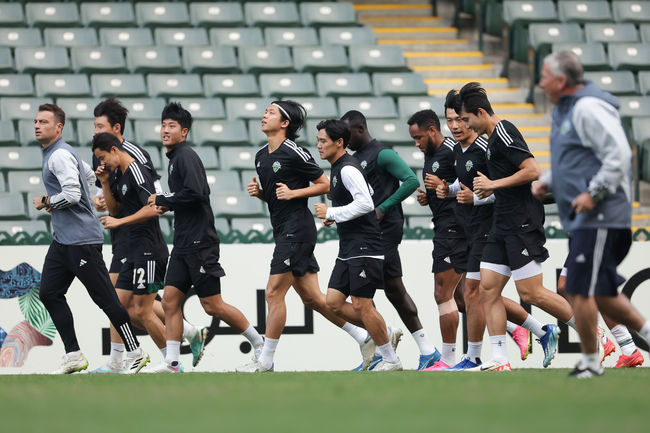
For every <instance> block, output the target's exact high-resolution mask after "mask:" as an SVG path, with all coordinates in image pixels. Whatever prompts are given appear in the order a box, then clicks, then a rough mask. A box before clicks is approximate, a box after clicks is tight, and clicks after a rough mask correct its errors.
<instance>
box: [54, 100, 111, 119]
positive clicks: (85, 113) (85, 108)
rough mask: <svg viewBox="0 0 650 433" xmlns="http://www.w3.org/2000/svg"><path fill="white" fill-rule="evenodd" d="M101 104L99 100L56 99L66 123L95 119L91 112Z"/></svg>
mask: <svg viewBox="0 0 650 433" xmlns="http://www.w3.org/2000/svg"><path fill="white" fill-rule="evenodd" d="M100 102H102V99H100V98H58V99H57V100H56V104H57V105H58V106H59V107H61V109H62V110H63V111H65V118H66V122H67V120H68V119H70V120H79V119H93V120H94V119H95V115H94V114H93V111H94V110H95V107H96V106H97V105H98V104H99V103H100Z"/></svg>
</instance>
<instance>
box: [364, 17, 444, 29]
mask: <svg viewBox="0 0 650 433" xmlns="http://www.w3.org/2000/svg"><path fill="white" fill-rule="evenodd" d="M359 22H360V23H361V24H364V25H366V26H368V27H435V26H443V25H446V26H449V25H450V23H449V22H447V21H446V20H443V19H442V18H441V17H428V16H395V15H390V16H385V17H364V18H359Z"/></svg>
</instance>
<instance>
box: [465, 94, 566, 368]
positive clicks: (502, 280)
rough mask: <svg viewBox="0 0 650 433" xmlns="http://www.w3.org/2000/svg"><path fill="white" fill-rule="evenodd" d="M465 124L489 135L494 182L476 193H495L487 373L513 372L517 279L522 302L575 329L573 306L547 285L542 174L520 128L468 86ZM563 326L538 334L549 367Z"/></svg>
mask: <svg viewBox="0 0 650 433" xmlns="http://www.w3.org/2000/svg"><path fill="white" fill-rule="evenodd" d="M460 99H461V104H462V105H461V113H460V114H461V119H462V120H463V121H464V122H465V123H467V124H468V126H469V127H470V128H472V129H473V130H474V131H476V133H477V134H479V135H481V134H487V135H488V137H489V138H488V145H487V151H486V156H487V167H488V171H489V175H490V177H489V178H488V177H487V176H486V175H485V174H484V173H482V172H477V176H476V177H475V178H474V180H473V186H474V193H476V195H477V196H478V197H479V198H481V199H482V198H485V197H488V196H490V195H491V194H493V193H494V195H495V197H496V200H495V204H494V216H493V218H494V224H493V227H492V230H491V231H490V234H489V235H488V239H487V243H486V245H485V247H484V249H483V257H482V258H481V285H480V288H479V291H480V297H481V303H482V304H483V311H484V312H485V320H486V323H487V327H488V333H489V334H490V343H491V346H492V360H491V361H489V362H485V363H483V364H482V365H481V366H480V367H479V368H480V370H481V371H490V370H492V371H508V370H510V369H511V368H510V363H509V362H508V353H507V351H506V344H505V338H506V310H505V306H504V302H503V299H502V296H501V292H502V291H503V287H504V286H505V284H506V283H507V282H508V279H509V278H510V277H511V276H512V278H513V279H514V281H515V287H516V288H517V292H518V293H519V296H520V297H521V299H522V300H523V301H524V302H527V303H529V304H531V305H535V306H537V307H539V308H541V309H542V310H544V311H546V312H547V313H549V314H551V315H552V316H554V317H557V318H558V319H560V320H562V321H564V322H569V323H570V324H572V323H573V312H572V311H571V307H570V305H569V304H568V302H567V301H566V300H565V299H564V298H562V297H561V296H560V295H558V294H557V293H553V292H551V291H550V290H546V289H545V288H544V286H543V284H542V266H541V263H542V262H543V261H544V260H546V259H547V258H548V251H547V250H546V248H544V243H545V242H546V237H545V235H544V227H543V224H544V208H543V206H542V204H541V203H540V202H539V200H537V199H536V198H535V197H533V195H532V194H531V191H530V184H531V182H532V181H533V180H535V179H537V177H538V176H539V173H540V170H539V166H538V165H537V162H536V161H535V158H534V157H533V155H532V153H531V152H530V151H529V150H528V145H527V144H526V142H525V141H524V139H523V137H522V136H521V134H520V133H519V131H518V130H517V128H516V127H515V126H514V125H513V124H512V123H510V122H508V121H506V120H501V119H499V118H498V117H497V115H496V114H495V113H494V111H493V110H492V106H491V105H490V102H489V101H488V98H487V95H486V93H485V90H484V89H483V88H482V87H481V86H480V84H479V83H468V84H466V85H465V86H463V87H462V88H461V90H460ZM559 332H560V331H559V328H558V327H557V325H546V329H538V330H536V332H534V333H535V335H539V334H542V335H543V336H542V337H541V338H540V342H541V343H542V347H543V349H544V363H543V366H544V367H547V366H548V365H549V364H550V362H551V360H552V359H553V356H554V354H555V350H556V349H557V340H558V336H559Z"/></svg>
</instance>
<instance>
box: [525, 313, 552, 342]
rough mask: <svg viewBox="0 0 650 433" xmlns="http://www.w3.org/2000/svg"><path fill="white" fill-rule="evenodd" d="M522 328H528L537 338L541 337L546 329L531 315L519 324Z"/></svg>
mask: <svg viewBox="0 0 650 433" xmlns="http://www.w3.org/2000/svg"><path fill="white" fill-rule="evenodd" d="M521 327H522V328H525V329H528V330H529V331H530V332H532V333H533V335H534V336H535V337H537V338H542V337H543V336H544V334H546V331H544V328H542V324H541V323H539V320H537V319H535V318H534V317H533V316H532V315H530V314H529V315H528V317H526V320H524V323H522V324H521Z"/></svg>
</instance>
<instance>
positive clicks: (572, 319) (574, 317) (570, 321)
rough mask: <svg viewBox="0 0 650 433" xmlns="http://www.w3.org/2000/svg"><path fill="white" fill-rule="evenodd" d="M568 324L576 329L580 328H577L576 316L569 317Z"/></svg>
mask: <svg viewBox="0 0 650 433" xmlns="http://www.w3.org/2000/svg"><path fill="white" fill-rule="evenodd" d="M566 324H567V325H569V326H570V327H572V328H573V329H575V330H576V331H577V330H578V328H576V316H571V318H570V319H569V321H568V322H566Z"/></svg>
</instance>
